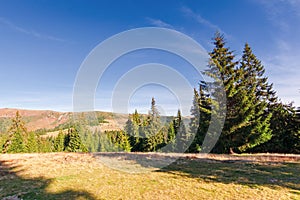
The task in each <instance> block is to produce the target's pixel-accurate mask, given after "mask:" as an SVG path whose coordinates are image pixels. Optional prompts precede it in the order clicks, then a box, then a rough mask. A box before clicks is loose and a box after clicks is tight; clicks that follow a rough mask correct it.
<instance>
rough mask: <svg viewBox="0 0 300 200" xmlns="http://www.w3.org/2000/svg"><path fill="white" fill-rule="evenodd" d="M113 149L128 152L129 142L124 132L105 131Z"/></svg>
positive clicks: (129, 148)
mask: <svg viewBox="0 0 300 200" xmlns="http://www.w3.org/2000/svg"><path fill="white" fill-rule="evenodd" d="M104 134H106V135H107V137H108V139H109V141H110V143H111V144H113V145H114V147H115V148H113V149H114V150H116V151H125V152H130V150H131V146H130V142H129V136H128V135H127V133H126V132H124V131H105V133H104Z"/></svg>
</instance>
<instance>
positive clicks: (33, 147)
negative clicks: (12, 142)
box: [26, 132, 39, 153]
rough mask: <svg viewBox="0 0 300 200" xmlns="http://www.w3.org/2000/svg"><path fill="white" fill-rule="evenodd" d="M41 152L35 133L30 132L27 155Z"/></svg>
mask: <svg viewBox="0 0 300 200" xmlns="http://www.w3.org/2000/svg"><path fill="white" fill-rule="evenodd" d="M38 151H39V148H38V141H37V136H36V134H35V132H30V133H29V134H28V138H27V143H26V152H27V153H36V152H38Z"/></svg>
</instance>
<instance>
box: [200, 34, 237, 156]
mask: <svg viewBox="0 0 300 200" xmlns="http://www.w3.org/2000/svg"><path fill="white" fill-rule="evenodd" d="M214 45H215V47H214V49H213V51H212V52H211V53H210V54H209V55H210V62H209V69H208V70H207V71H206V72H205V74H206V75H208V76H209V77H211V78H213V79H214V81H213V82H210V83H208V84H209V86H210V88H212V92H211V97H210V98H211V101H212V102H211V103H212V104H216V103H217V102H216V101H215V99H216V97H218V96H219V95H220V94H221V91H222V88H221V87H220V86H219V85H218V84H217V81H218V80H217V78H220V79H221V81H222V82H223V85H224V90H225V93H226V108H227V112H226V120H225V123H224V127H223V130H222V133H221V135H220V137H219V140H218V142H217V144H216V145H215V146H214V148H213V150H212V152H215V153H229V152H230V149H231V148H234V147H235V144H234V143H233V137H234V135H235V132H233V131H232V128H233V127H236V126H238V125H239V121H236V117H237V115H236V114H237V113H236V112H237V110H236V105H237V104H239V103H240V102H237V101H236V100H237V99H235V98H234V96H235V95H236V93H237V92H238V91H237V88H236V84H235V83H236V82H237V80H238V78H239V74H238V73H237V70H236V66H237V64H238V62H236V61H234V58H235V56H234V54H233V52H232V51H230V49H229V48H227V47H226V46H225V41H224V38H223V36H222V35H221V34H220V33H216V35H215V38H214ZM218 76H219V77H218ZM216 114H218V113H216ZM221 114H222V113H221ZM210 134H212V136H211V137H214V133H210Z"/></svg>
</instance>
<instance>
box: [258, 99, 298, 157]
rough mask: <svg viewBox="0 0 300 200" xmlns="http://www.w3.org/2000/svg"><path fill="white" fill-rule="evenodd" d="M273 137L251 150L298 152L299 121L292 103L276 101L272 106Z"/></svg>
mask: <svg viewBox="0 0 300 200" xmlns="http://www.w3.org/2000/svg"><path fill="white" fill-rule="evenodd" d="M272 114H273V115H272V118H271V126H270V127H271V129H272V130H273V137H272V138H271V140H269V141H268V142H266V143H263V144H262V145H260V146H258V147H256V148H255V149H254V150H253V152H270V153H300V131H299V130H300V123H299V120H298V117H297V115H296V112H295V109H294V108H293V107H292V105H291V104H290V105H284V104H282V103H277V104H274V105H273V106H272Z"/></svg>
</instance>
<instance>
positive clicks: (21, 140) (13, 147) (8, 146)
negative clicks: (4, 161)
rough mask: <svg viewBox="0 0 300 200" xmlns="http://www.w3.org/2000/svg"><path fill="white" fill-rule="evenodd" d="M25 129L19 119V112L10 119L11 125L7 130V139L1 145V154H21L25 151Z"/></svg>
mask: <svg viewBox="0 0 300 200" xmlns="http://www.w3.org/2000/svg"><path fill="white" fill-rule="evenodd" d="M26 137H27V129H26V127H25V123H24V121H23V120H22V118H21V115H20V113H19V111H17V112H16V116H15V117H14V118H13V119H12V124H11V126H10V128H9V137H8V139H7V140H6V142H5V143H4V145H3V148H2V151H3V153H21V152H25V151H26V148H25V147H26V146H25V144H26V140H25V139H26Z"/></svg>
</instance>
